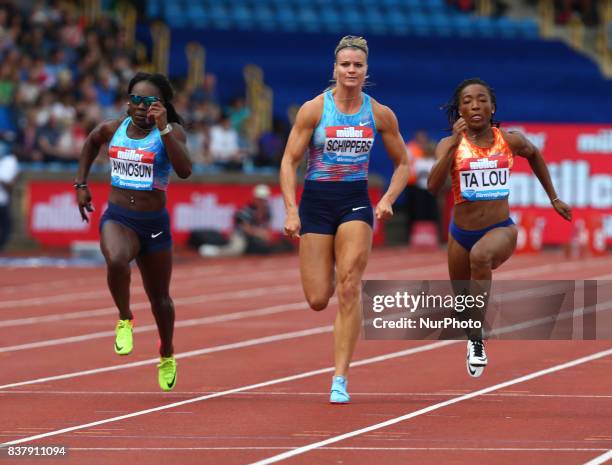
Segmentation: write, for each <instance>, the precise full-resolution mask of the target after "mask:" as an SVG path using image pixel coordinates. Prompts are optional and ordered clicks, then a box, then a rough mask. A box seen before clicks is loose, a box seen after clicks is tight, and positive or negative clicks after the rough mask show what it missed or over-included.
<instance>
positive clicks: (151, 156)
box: [108, 146, 155, 191]
mask: <svg viewBox="0 0 612 465" xmlns="http://www.w3.org/2000/svg"><path fill="white" fill-rule="evenodd" d="M108 156H109V158H110V163H111V185H113V186H115V187H121V188H123V189H132V190H148V191H150V190H152V189H153V161H154V160H155V153H154V152H147V151H145V150H139V149H128V148H125V147H116V146H113V147H110V150H109V154H108Z"/></svg>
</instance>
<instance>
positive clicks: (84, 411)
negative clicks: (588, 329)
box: [0, 249, 612, 465]
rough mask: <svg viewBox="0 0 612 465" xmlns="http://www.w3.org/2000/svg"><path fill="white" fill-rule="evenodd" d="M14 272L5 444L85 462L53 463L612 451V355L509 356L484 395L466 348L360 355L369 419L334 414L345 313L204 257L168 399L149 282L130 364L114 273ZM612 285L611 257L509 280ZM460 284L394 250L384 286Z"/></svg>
mask: <svg viewBox="0 0 612 465" xmlns="http://www.w3.org/2000/svg"><path fill="white" fill-rule="evenodd" d="M4 271H7V270H6V269H5V270H3V278H2V279H3V280H2V286H1V287H0V328H1V329H2V336H3V337H2V342H1V343H0V344H1V346H0V357H1V358H0V360H2V362H3V363H2V367H3V369H2V371H1V372H0V425H1V426H0V436H1V441H0V442H3V443H7V442H14V441H25V442H24V444H28V445H44V444H54V445H57V444H61V445H65V446H67V447H68V448H69V452H68V456H67V457H65V458H61V459H57V460H53V459H45V460H44V463H48V464H51V463H60V464H69V463H74V464H83V463H87V464H113V463H126V462H130V461H131V462H134V463H146V464H153V465H155V464H164V465H167V464H168V463H177V464H188V465H190V464H248V463H288V464H314V463H316V464H326V463H342V464H364V463H376V464H397V463H418V464H441V463H444V464H466V463H473V462H474V461H478V462H479V463H495V464H515V463H522V464H529V463H533V464H555V465H557V464H583V463H586V462H588V461H589V460H592V459H594V458H595V457H598V456H602V455H603V454H605V453H606V452H607V451H608V450H610V449H612V431H611V426H610V425H612V370H611V368H612V350H611V347H612V345H611V344H610V343H609V341H541V342H535V341H534V342H526V341H491V342H490V343H489V344H488V346H487V352H488V355H489V358H490V366H489V367H488V368H487V370H486V372H485V374H484V375H483V376H482V377H481V378H477V379H473V378H470V377H468V376H467V374H466V371H465V365H464V363H465V362H464V357H465V353H464V351H465V346H464V344H463V343H460V342H414V341H360V342H359V344H358V347H357V351H356V354H355V358H354V359H355V362H356V363H354V366H353V368H352V369H351V376H350V392H351V394H352V396H353V403H352V404H351V405H348V406H331V405H329V404H328V403H327V396H328V395H329V394H328V389H329V383H330V378H331V364H332V360H333V358H332V333H331V324H332V322H333V318H334V314H335V309H336V305H335V303H333V304H332V305H331V306H330V308H329V309H328V310H327V311H325V312H320V313H315V312H310V311H308V310H307V309H306V306H305V305H304V303H303V295H302V291H301V287H300V284H299V276H298V273H297V259H296V258H295V257H293V256H286V257H274V258H265V259H232V260H225V261H223V260H218V261H201V260H199V259H197V258H195V257H192V258H185V259H184V260H182V263H179V264H177V265H176V267H175V274H174V279H173V285H172V294H173V297H174V299H175V302H176V307H177V329H176V342H175V346H176V350H177V354H178V357H179V377H178V385H177V388H176V390H175V391H173V392H172V393H162V392H160V391H159V388H158V386H157V380H156V368H155V363H156V353H155V348H156V341H157V336H156V333H155V328H154V325H153V319H152V316H151V314H150V311H149V309H148V306H147V304H146V298H145V296H144V295H143V293H142V290H141V288H140V280H139V277H138V276H137V273H135V274H134V277H133V299H132V300H133V305H134V310H135V315H136V322H137V333H136V335H135V338H136V345H135V350H134V353H133V354H131V355H130V356H128V357H121V358H119V357H117V356H115V355H114V353H113V350H112V341H113V325H114V321H115V319H116V312H115V310H114V308H113V305H112V301H111V299H110V296H109V295H108V291H107V290H106V287H105V278H104V270H103V269H102V268H99V269H87V270H83V269H79V270H76V269H9V270H8V271H9V272H8V273H6V272H4ZM611 272H612V258H611V257H603V258H597V259H589V260H583V261H567V260H565V259H564V258H563V257H562V256H560V255H557V254H555V253H547V254H542V255H538V256H515V257H513V258H512V259H511V260H510V261H509V262H508V263H507V264H505V265H504V266H503V267H502V269H500V270H499V271H498V272H497V273H496V275H495V276H496V278H500V279H586V278H591V279H595V278H599V279H610V276H609V274H610V273H611ZM5 276H6V279H5ZM446 276H447V275H446V263H445V256H444V254H443V253H438V254H433V255H432V254H415V253H411V252H409V251H407V250H405V249H387V250H379V251H375V252H374V253H373V255H372V258H371V260H370V264H369V267H368V271H367V275H366V278H368V279H424V278H426V279H444V278H446ZM593 354H598V355H596V356H594V355H593ZM581 358H582V360H581ZM572 361H573V362H572ZM568 362H570V363H569V364H568ZM551 367H554V368H552V370H551ZM543 370H544V371H543ZM546 370H548V371H546ZM479 391H480V392H479ZM282 454H295V455H293V456H290V457H284V456H283V455H282ZM0 463H1V462H0ZM17 463H22V464H26V463H40V460H39V458H31V459H24V458H22V459H20V460H19V461H18V462H17ZM602 463H603V462H602Z"/></svg>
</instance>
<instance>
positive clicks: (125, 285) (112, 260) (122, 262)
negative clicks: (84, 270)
mask: <svg viewBox="0 0 612 465" xmlns="http://www.w3.org/2000/svg"><path fill="white" fill-rule="evenodd" d="M101 234H102V241H101V244H100V246H101V249H102V254H103V255H104V259H105V260H106V280H107V282H108V288H109V289H110V292H111V295H112V296H113V300H114V301H115V305H116V306H117V308H118V309H119V317H120V319H121V320H132V319H133V318H134V316H133V315H132V311H131V310H130V262H131V261H132V260H133V259H134V258H135V257H136V255H137V254H138V251H139V250H140V241H139V240H138V236H137V235H136V233H135V232H134V231H132V230H131V229H129V228H126V227H125V226H123V225H121V224H119V223H117V222H115V221H111V220H109V221H105V222H104V225H103V226H102V233H101Z"/></svg>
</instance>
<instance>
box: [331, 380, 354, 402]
mask: <svg viewBox="0 0 612 465" xmlns="http://www.w3.org/2000/svg"><path fill="white" fill-rule="evenodd" d="M347 384H348V381H347V380H346V378H345V377H344V376H334V378H333V380H332V386H331V394H330V396H329V403H330V404H348V403H349V402H350V401H351V396H349V394H348V392H347V390H346V385H347Z"/></svg>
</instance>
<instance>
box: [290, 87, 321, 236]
mask: <svg viewBox="0 0 612 465" xmlns="http://www.w3.org/2000/svg"><path fill="white" fill-rule="evenodd" d="M322 114H323V98H321V97H317V98H315V99H313V100H310V101H308V102H306V103H305V104H304V105H302V107H301V108H300V110H299V111H298V113H297V116H296V118H295V124H294V125H293V128H292V129H291V133H290V134H289V139H288V140H287V146H286V147H285V153H284V154H283V159H282V161H281V167H280V186H281V190H282V192H283V199H284V201H285V210H286V212H287V218H286V219H285V234H287V235H288V236H290V237H298V236H299V233H300V226H301V225H300V218H299V215H298V208H297V202H296V199H295V190H296V188H297V175H296V170H297V167H298V166H299V164H300V163H301V161H302V159H303V158H304V152H306V148H307V147H308V143H309V142H310V139H311V137H312V133H313V131H314V129H315V127H316V126H317V124H318V122H319V119H320V118H321V115H322Z"/></svg>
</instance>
